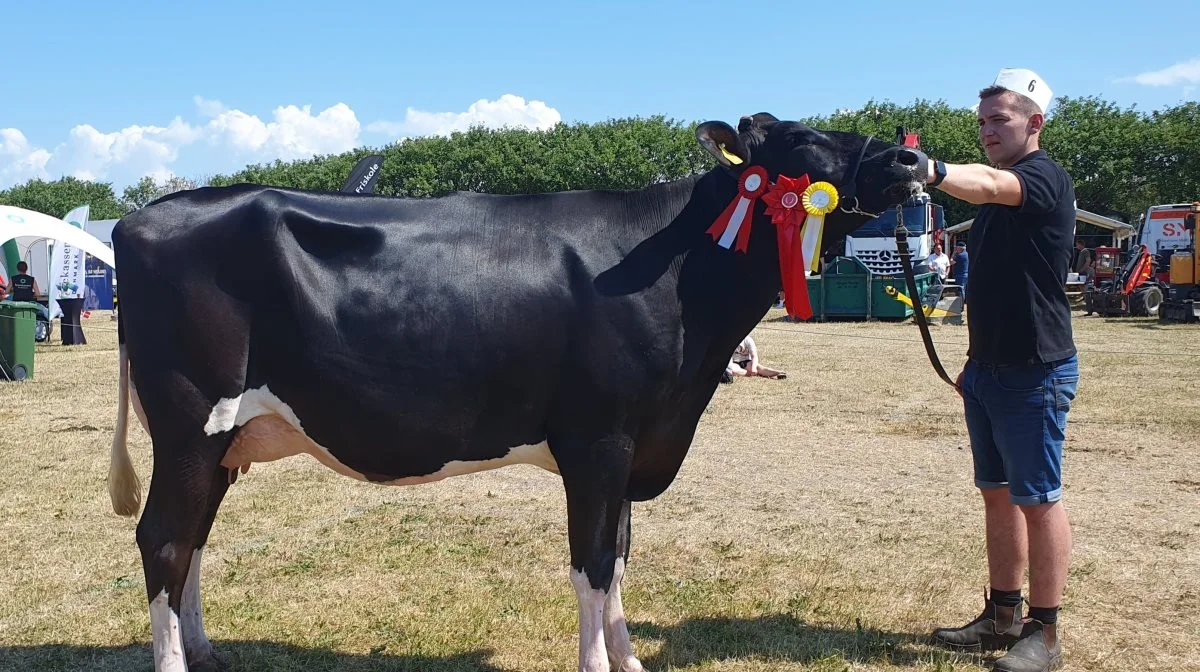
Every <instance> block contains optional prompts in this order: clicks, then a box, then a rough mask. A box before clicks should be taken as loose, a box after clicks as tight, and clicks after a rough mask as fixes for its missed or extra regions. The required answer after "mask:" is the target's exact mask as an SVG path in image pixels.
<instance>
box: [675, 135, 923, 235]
mask: <svg viewBox="0 0 1200 672" xmlns="http://www.w3.org/2000/svg"><path fill="white" fill-rule="evenodd" d="M696 138H697V140H698V141H699V142H700V144H701V145H702V146H703V147H704V148H705V149H707V150H708V151H709V153H711V154H712V155H713V157H715V158H716V159H717V161H718V162H720V164H721V165H722V166H723V167H724V168H725V169H726V170H729V171H731V172H732V173H734V174H735V175H736V174H740V173H741V172H742V171H744V170H745V169H746V168H749V167H750V166H762V167H763V168H764V169H766V171H767V175H768V177H769V178H770V179H771V180H775V179H776V178H777V176H778V175H780V174H783V175H786V176H788V177H792V178H798V177H800V176H801V175H804V174H807V175H808V176H809V178H810V179H811V180H812V181H813V182H816V181H825V182H829V183H830V184H832V185H834V186H835V187H837V190H838V193H839V195H840V201H839V208H838V210H839V211H840V212H842V213H847V214H850V213H856V214H860V215H870V216H874V215H878V214H880V213H882V212H883V211H884V210H887V209H888V208H890V207H893V206H896V205H899V204H900V203H902V202H903V201H904V200H905V199H907V198H908V197H909V196H911V195H912V194H913V193H915V192H916V191H918V190H919V189H920V188H921V187H922V185H923V184H924V182H925V180H926V179H927V178H928V174H929V173H928V171H929V167H928V162H929V159H928V158H927V157H926V156H925V155H924V154H923V153H921V152H919V151H917V150H915V149H910V148H908V147H901V146H899V145H895V144H892V143H890V142H886V141H883V140H879V139H878V138H872V139H869V140H868V138H866V137H864V136H861V135H857V134H854V133H842V132H836V131H824V132H823V131H817V130H815V129H812V128H809V127H808V126H805V125H804V124H801V123H799V122H796V121H779V120H778V119H776V118H775V117H774V116H772V115H770V114H767V113H759V114H756V115H753V116H747V117H742V120H741V122H740V123H739V124H738V128H737V130H734V128H733V127H732V126H730V125H729V124H726V123H725V122H723V121H709V122H705V123H703V124H700V126H699V127H697V129H696ZM835 219H837V218H835V217H832V216H831V217H830V224H835ZM861 221H862V220H861V219H857V218H856V222H857V223H856V224H855V225H856V226H857V224H861ZM839 228H840V227H839Z"/></svg>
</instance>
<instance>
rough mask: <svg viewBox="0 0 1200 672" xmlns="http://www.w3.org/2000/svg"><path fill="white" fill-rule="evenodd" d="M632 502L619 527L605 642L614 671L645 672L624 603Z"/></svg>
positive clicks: (607, 602) (624, 509)
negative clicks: (636, 653) (630, 637)
mask: <svg viewBox="0 0 1200 672" xmlns="http://www.w3.org/2000/svg"><path fill="white" fill-rule="evenodd" d="M630 514H631V511H630V505H629V500H626V501H625V502H624V503H623V504H622V506H621V518H620V522H619V523H618V527H617V559H616V562H615V563H614V567H613V577H612V582H611V583H610V584H609V587H608V597H607V598H606V599H605V601H604V643H605V644H606V645H607V647H608V662H609V663H611V664H612V669H613V671H614V672H642V663H641V661H639V660H638V659H637V656H635V655H633V643H632V642H630V641H629V625H628V624H627V623H626V622H625V607H624V606H623V605H622V604H621V580H622V579H623V578H624V576H625V568H626V566H627V565H628V564H629V533H630V529H629V519H630Z"/></svg>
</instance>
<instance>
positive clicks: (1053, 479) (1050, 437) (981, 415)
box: [962, 356, 1079, 505]
mask: <svg viewBox="0 0 1200 672" xmlns="http://www.w3.org/2000/svg"><path fill="white" fill-rule="evenodd" d="M1078 385H1079V360H1078V358H1077V357H1075V356H1072V357H1070V358H1068V359H1064V360H1061V361H1058V362H1050V363H1045V364H1028V365H1020V366H989V365H987V364H982V363H980V362H976V361H974V360H968V361H967V365H966V367H965V368H964V369H963V377H962V394H963V406H964V409H965V411H966V419H967V432H968V433H969V434H970V436H971V453H972V456H973V457H974V460H975V486H976V487H978V488H981V489H987V488H1005V487H1007V488H1008V491H1009V498H1010V499H1011V501H1012V503H1013V504H1018V505H1030V504H1045V503H1047V502H1054V501H1058V500H1059V499H1061V498H1062V454H1063V438H1064V436H1065V433H1066V429H1067V413H1068V412H1069V411H1070V410H1071V402H1072V401H1073V400H1074V399H1075V391H1076V388H1077V387H1078Z"/></svg>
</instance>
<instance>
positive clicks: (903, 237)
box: [896, 204, 962, 394]
mask: <svg viewBox="0 0 1200 672" xmlns="http://www.w3.org/2000/svg"><path fill="white" fill-rule="evenodd" d="M896 250H897V251H898V252H899V253H900V265H901V266H902V267H903V269H904V282H905V283H906V284H907V285H908V295H909V296H910V297H911V298H912V304H913V319H914V320H916V322H917V327H918V328H920V330H921V340H922V341H924V342H925V352H926V353H927V354H928V355H929V361H930V363H932V364H933V370H934V371H936V372H937V374H938V375H939V376H941V378H942V380H944V381H946V384H948V385H949V386H950V387H953V388H954V389H955V390H957V391H958V393H959V394H962V390H960V389H959V387H958V384H957V383H955V382H954V380H953V379H951V378H950V376H948V375H946V369H944V368H942V362H941V361H940V360H938V356H937V350H935V349H934V347H933V337H932V336H930V335H929V322H927V321H926V319H925V305H924V303H923V302H922V301H921V297H920V295H919V294H918V290H917V278H916V276H915V275H914V274H913V269H912V252H910V251H909V249H908V229H907V228H906V227H905V226H904V205H903V204H901V205H899V206H897V207H896Z"/></svg>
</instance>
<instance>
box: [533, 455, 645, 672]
mask: <svg viewBox="0 0 1200 672" xmlns="http://www.w3.org/2000/svg"><path fill="white" fill-rule="evenodd" d="M556 445H557V446H558V448H557V449H556V448H555V446H556ZM550 446H551V450H552V451H554V452H555V460H556V461H557V462H558V465H559V471H560V473H561V474H562V477H563V485H564V487H565V488H566V495H567V534H568V537H569V540H570V545H571V585H572V586H574V588H575V596H576V598H577V600H578V603H579V670H580V672H608V670H609V669H610V667H609V657H610V654H609V650H608V647H607V646H606V638H605V631H606V630H610V628H608V627H606V626H607V624H608V622H607V620H606V612H607V609H606V605H608V604H609V599H610V597H611V596H612V595H613V593H612V592H610V591H611V590H612V589H613V588H615V587H616V585H617V582H615V581H614V578H617V577H616V576H615V573H616V570H617V568H618V567H623V566H624V562H623V559H622V562H621V564H620V565H618V563H617V559H618V553H617V546H618V544H617V537H618V529H619V528H620V527H621V518H622V513H623V511H624V506H623V505H624V501H625V487H626V484H627V482H628V480H629V469H630V464H631V463H632V459H633V441H632V440H631V439H630V438H629V437H627V436H623V435H614V436H610V437H606V438H604V439H601V440H599V441H594V442H583V441H573V440H570V439H560V440H559V441H553V440H552V441H551V444H550ZM615 600H616V601H617V603H619V601H620V598H619V596H618V597H616V598H615ZM612 613H616V612H612ZM621 625H622V627H624V619H623V617H622V619H621ZM618 639H620V640H621V641H620V642H614V643H616V644H617V645H618V646H626V647H627V646H628V634H627V633H626V634H625V636H624V637H620V638H618ZM630 659H632V660H630ZM618 662H619V663H620V664H623V665H625V669H626V670H631V669H632V670H638V669H641V665H640V663H637V659H636V658H633V657H632V655H631V654H630V655H629V656H624V655H623V659H622V660H621V661H618ZM631 666H632V667H631Z"/></svg>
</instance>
